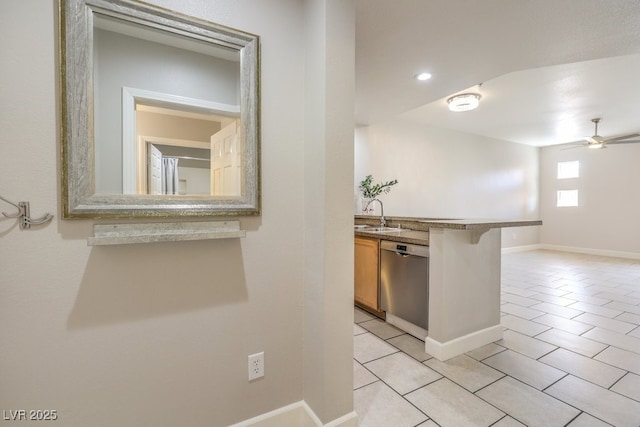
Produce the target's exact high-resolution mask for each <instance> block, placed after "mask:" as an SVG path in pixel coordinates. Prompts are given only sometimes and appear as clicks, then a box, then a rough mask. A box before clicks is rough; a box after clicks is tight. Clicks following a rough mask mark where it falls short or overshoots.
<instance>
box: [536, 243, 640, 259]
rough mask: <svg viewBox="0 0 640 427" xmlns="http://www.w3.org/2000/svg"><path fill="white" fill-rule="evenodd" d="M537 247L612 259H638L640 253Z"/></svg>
mask: <svg viewBox="0 0 640 427" xmlns="http://www.w3.org/2000/svg"><path fill="white" fill-rule="evenodd" d="M538 246H540V248H539V249H546V250H549V251H559V252H572V253H576V254H587V255H599V256H606V257H613V258H626V259H640V253H637V252H623V251H610V250H606V249H591V248H579V247H575V246H561V245H548V244H540V245H538Z"/></svg>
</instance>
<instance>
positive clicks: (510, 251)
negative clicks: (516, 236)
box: [502, 244, 543, 254]
mask: <svg viewBox="0 0 640 427" xmlns="http://www.w3.org/2000/svg"><path fill="white" fill-rule="evenodd" d="M537 249H543V247H542V245H540V244H535V245H523V246H511V247H509V248H502V253H503V254H513V253H516V252H527V251H535V250H537Z"/></svg>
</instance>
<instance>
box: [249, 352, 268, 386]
mask: <svg viewBox="0 0 640 427" xmlns="http://www.w3.org/2000/svg"><path fill="white" fill-rule="evenodd" d="M247 368H248V374H249V381H253V380H255V379H258V378H262V377H264V352H260V353H255V354H250V355H249V359H248V367H247Z"/></svg>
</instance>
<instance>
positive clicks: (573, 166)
mask: <svg viewBox="0 0 640 427" xmlns="http://www.w3.org/2000/svg"><path fill="white" fill-rule="evenodd" d="M579 177H580V162H579V161H578V160H573V161H570V162H558V179H559V180H560V179H570V178H579ZM574 182H575V181H574ZM572 186H573V185H572ZM556 206H557V207H559V208H564V207H571V206H578V190H558V191H557V196H556Z"/></svg>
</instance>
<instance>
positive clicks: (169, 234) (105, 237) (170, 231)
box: [87, 221, 246, 246]
mask: <svg viewBox="0 0 640 427" xmlns="http://www.w3.org/2000/svg"><path fill="white" fill-rule="evenodd" d="M245 236H246V231H244V230H240V221H200V222H158V223H139V224H96V225H94V226H93V236H92V237H89V238H88V239H87V245H89V246H101V245H125V244H132V243H154V242H178V241H184V240H208V239H231V238H239V237H245Z"/></svg>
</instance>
